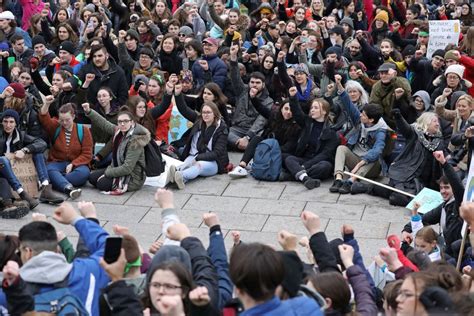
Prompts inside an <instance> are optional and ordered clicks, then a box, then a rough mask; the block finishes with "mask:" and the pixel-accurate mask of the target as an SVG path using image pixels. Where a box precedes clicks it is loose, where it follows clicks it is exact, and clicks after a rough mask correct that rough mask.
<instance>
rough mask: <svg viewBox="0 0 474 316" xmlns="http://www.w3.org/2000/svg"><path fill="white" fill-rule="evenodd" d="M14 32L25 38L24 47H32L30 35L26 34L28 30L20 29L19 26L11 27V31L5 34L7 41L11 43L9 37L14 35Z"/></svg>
mask: <svg viewBox="0 0 474 316" xmlns="http://www.w3.org/2000/svg"><path fill="white" fill-rule="evenodd" d="M14 34H18V35H20V36H21V37H23V39H24V40H25V45H26V47H28V48H33V47H31V46H32V42H31V37H30V35H29V34H28V32H26V31H24V30H22V29H21V28H20V27H15V28H13V29H12V31H11V32H10V33H8V34H5V37H6V39H7V40H8V42H10V43H11V40H10V39H11V37H12V36H13V35H14Z"/></svg>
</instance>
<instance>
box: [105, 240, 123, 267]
mask: <svg viewBox="0 0 474 316" xmlns="http://www.w3.org/2000/svg"><path fill="white" fill-rule="evenodd" d="M120 249H122V237H110V236H109V237H107V239H106V240H105V251H104V261H105V262H107V263H114V262H115V261H117V259H118V258H119V257H120Z"/></svg>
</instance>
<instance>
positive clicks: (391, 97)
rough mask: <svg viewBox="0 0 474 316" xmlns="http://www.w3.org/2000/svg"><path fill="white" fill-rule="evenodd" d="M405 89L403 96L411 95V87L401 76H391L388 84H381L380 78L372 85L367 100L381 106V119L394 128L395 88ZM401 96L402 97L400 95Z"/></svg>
mask: <svg viewBox="0 0 474 316" xmlns="http://www.w3.org/2000/svg"><path fill="white" fill-rule="evenodd" d="M397 88H402V89H403V90H405V97H409V96H411V87H410V83H409V82H408V80H407V79H405V78H402V77H395V78H393V79H392V80H391V81H390V83H389V84H383V83H382V81H381V80H379V81H378V82H376V83H375V84H374V86H373V87H372V91H371V93H370V98H369V102H370V103H376V104H379V105H381V106H382V108H383V119H384V120H385V122H387V124H388V125H389V126H390V127H391V128H395V121H394V119H393V117H392V114H391V111H392V106H393V104H394V103H395V102H396V98H395V89H397ZM402 98H403V97H402Z"/></svg>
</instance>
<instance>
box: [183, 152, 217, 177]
mask: <svg viewBox="0 0 474 316" xmlns="http://www.w3.org/2000/svg"><path fill="white" fill-rule="evenodd" d="M192 160H194V157H193V156H189V157H188V158H186V159H185V160H184V165H187V164H190V163H191V161H192ZM178 169H179V168H178ZM217 170H218V168H217V162H215V161H204V160H199V161H195V162H194V163H193V164H192V165H190V166H189V167H187V168H185V169H184V170H181V169H180V171H181V172H182V174H183V179H184V182H188V181H189V180H192V179H195V178H197V177H199V176H203V177H210V176H213V175H216V174H217Z"/></svg>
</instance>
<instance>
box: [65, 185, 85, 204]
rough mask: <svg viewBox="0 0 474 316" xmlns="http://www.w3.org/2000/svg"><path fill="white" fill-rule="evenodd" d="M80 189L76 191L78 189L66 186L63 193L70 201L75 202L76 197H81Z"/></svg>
mask: <svg viewBox="0 0 474 316" xmlns="http://www.w3.org/2000/svg"><path fill="white" fill-rule="evenodd" d="M81 192H82V191H81V189H78V188H75V187H73V186H72V185H70V184H69V185H68V186H67V187H66V188H65V189H64V193H66V194H67V195H69V197H70V198H71V199H72V200H75V199H77V198H78V197H80V196H81Z"/></svg>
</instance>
